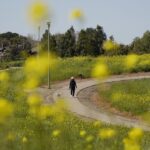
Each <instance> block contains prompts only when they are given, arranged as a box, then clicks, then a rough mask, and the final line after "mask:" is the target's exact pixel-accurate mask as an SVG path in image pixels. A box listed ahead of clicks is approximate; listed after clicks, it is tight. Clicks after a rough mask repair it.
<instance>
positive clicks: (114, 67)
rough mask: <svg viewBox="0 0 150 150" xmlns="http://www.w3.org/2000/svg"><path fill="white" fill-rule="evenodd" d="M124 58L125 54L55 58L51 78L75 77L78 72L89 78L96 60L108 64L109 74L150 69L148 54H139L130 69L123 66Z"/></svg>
mask: <svg viewBox="0 0 150 150" xmlns="http://www.w3.org/2000/svg"><path fill="white" fill-rule="evenodd" d="M125 58H126V56H114V57H98V58H92V57H74V58H67V59H57V65H56V67H55V68H53V69H52V70H51V79H52V80H64V79H68V78H70V77H71V76H75V77H77V76H78V75H79V74H82V75H83V76H84V77H85V78H89V77H91V72H92V70H93V68H94V66H95V64H96V63H97V62H102V63H105V64H106V65H107V66H108V69H109V71H110V74H122V73H126V72H148V71H150V55H141V56H139V61H138V62H137V64H136V65H135V66H134V67H133V68H132V70H128V69H127V68H126V67H125V62H124V61H125Z"/></svg>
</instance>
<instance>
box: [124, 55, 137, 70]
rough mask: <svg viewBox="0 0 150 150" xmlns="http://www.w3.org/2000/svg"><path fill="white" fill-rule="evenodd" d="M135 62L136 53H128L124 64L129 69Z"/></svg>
mask: <svg viewBox="0 0 150 150" xmlns="http://www.w3.org/2000/svg"><path fill="white" fill-rule="evenodd" d="M137 62H138V56H137V55H135V54H132V55H128V56H127V57H126V59H125V66H126V67H127V68H129V69H130V68H133V67H135V66H136V64H137Z"/></svg>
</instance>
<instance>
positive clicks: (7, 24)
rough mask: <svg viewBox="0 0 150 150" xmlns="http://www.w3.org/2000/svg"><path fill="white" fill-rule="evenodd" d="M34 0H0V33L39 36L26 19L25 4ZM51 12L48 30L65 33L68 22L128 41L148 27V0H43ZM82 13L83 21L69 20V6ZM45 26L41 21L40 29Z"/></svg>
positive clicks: (77, 27) (149, 24)
mask: <svg viewBox="0 0 150 150" xmlns="http://www.w3.org/2000/svg"><path fill="white" fill-rule="evenodd" d="M34 1H36V0H0V33H3V32H8V31H11V32H16V33H19V34H22V35H29V34H31V35H34V38H35V39H36V38H37V37H38V33H37V28H35V27H33V26H32V24H30V23H29V21H28V19H27V11H28V7H29V6H30V5H31V4H32V3H33V2H34ZM43 1H44V2H46V3H47V5H48V6H49V7H50V9H51V10H52V12H53V17H52V18H51V20H50V21H51V30H50V31H51V33H52V34H55V33H64V32H65V31H66V30H67V29H68V28H69V27H70V26H72V25H73V26H74V28H75V30H76V31H79V30H81V29H82V28H87V27H93V28H95V27H96V26H97V25H98V24H99V25H100V26H102V27H103V29H104V31H105V33H106V34H107V36H108V37H109V36H111V35H113V36H114V38H115V40H116V41H117V42H119V43H124V44H129V43H131V42H132V41H133V39H134V38H135V37H137V36H140V37H141V36H142V35H143V33H144V32H145V31H147V30H150V9H149V7H150V1H149V0H43ZM74 8H79V9H81V10H82V11H83V12H84V14H85V21H84V23H82V24H81V23H79V22H77V21H71V20H69V19H68V18H69V17H68V16H69V13H70V12H71V10H72V9H74ZM46 28H47V26H46V23H43V24H42V25H41V30H42V31H41V32H44V30H45V29H46Z"/></svg>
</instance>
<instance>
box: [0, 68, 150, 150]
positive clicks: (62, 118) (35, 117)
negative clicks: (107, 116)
mask: <svg viewBox="0 0 150 150" xmlns="http://www.w3.org/2000/svg"><path fill="white" fill-rule="evenodd" d="M11 75H12V76H11V79H10V80H9V84H8V83H7V82H6V81H5V82H1V84H0V89H1V91H0V92H1V94H2V95H1V96H2V97H3V98H5V99H7V100H10V101H12V104H13V105H14V112H13V114H11V115H10V116H9V118H5V120H3V119H4V117H6V116H3V114H7V110H8V108H9V107H10V106H9V105H7V107H5V108H4V107H3V105H2V103H1V101H0V108H1V109H0V139H1V140H0V147H1V149H2V150H9V149H11V150H22V149H24V150H26V149H28V150H35V149H36V150H43V149H45V150H83V149H85V150H89V149H94V150H123V149H125V148H124V147H125V145H126V147H127V148H128V147H130V148H131V147H132V148H134V147H141V148H142V150H148V149H149V147H150V132H143V133H141V131H139V130H138V129H137V130H135V131H134V130H133V129H130V128H125V127H122V126H114V125H106V124H104V123H102V122H98V121H84V120H85V119H80V118H77V117H76V116H74V115H73V114H70V113H68V111H67V110H66V109H65V108H66V106H65V104H64V103H61V101H60V103H57V104H55V105H53V106H48V107H46V106H45V105H43V104H40V102H39V101H37V99H39V97H36V98H37V99H36V100H35V99H34V101H31V103H29V96H28V95H27V94H26V92H23V91H22V89H21V88H20V86H21V82H22V79H21V78H22V76H21V74H20V70H19V71H18V72H15V73H14V72H13V74H11ZM20 81H21V82H20ZM6 108H7V109H6ZM48 108H50V109H48ZM43 110H44V111H43ZM50 110H52V111H50ZM2 113H3V114H2ZM123 141H126V142H123ZM125 143H126V144H125ZM133 146H134V147H133ZM127 148H126V149H125V150H127Z"/></svg>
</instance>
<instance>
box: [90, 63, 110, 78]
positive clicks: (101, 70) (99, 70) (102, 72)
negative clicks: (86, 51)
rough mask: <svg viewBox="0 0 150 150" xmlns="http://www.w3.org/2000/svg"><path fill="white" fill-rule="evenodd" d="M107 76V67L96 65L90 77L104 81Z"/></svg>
mask: <svg viewBox="0 0 150 150" xmlns="http://www.w3.org/2000/svg"><path fill="white" fill-rule="evenodd" d="M108 75H109V71H108V67H107V66H106V65H105V64H101V63H100V64H97V65H96V66H95V68H94V69H93V71H92V76H93V77H94V78H98V79H104V78H106V77H107V76H108Z"/></svg>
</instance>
